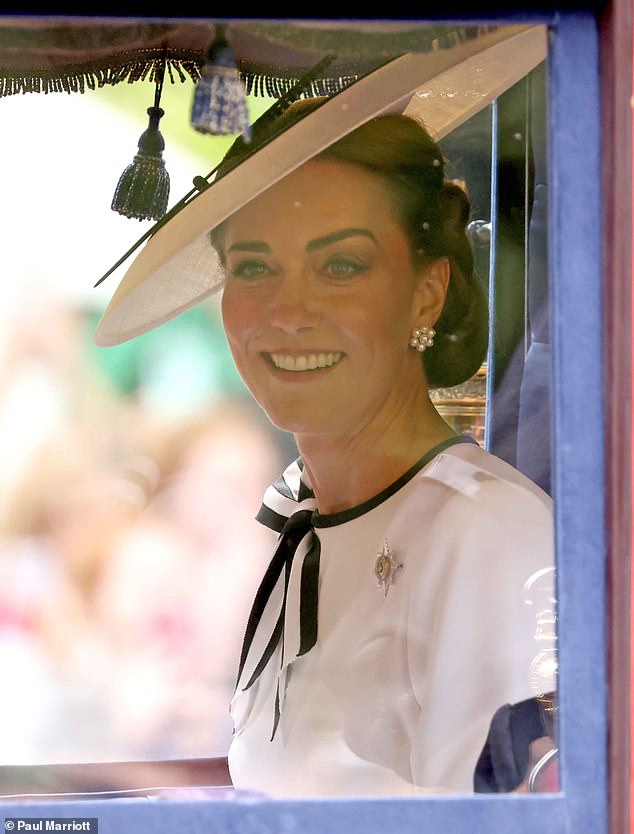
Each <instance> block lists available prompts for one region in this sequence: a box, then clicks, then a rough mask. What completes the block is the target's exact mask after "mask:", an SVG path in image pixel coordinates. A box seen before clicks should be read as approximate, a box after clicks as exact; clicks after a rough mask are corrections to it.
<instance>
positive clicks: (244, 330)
mask: <svg viewBox="0 0 634 834" xmlns="http://www.w3.org/2000/svg"><path fill="white" fill-rule="evenodd" d="M220 309H221V313H222V323H223V326H224V329H225V333H226V334H227V340H228V341H229V344H230V345H231V346H232V347H236V348H239V347H240V345H241V344H242V343H243V342H244V340H245V339H246V338H248V336H249V334H250V333H251V332H252V331H253V330H254V329H255V327H256V325H257V318H258V305H256V304H253V303H251V302H250V301H249V299H248V298H247V299H245V298H243V297H242V294H240V296H238V295H237V294H236V293H235V291H233V290H231V289H229V288H225V290H224V291H223V294H222V303H221V308H220Z"/></svg>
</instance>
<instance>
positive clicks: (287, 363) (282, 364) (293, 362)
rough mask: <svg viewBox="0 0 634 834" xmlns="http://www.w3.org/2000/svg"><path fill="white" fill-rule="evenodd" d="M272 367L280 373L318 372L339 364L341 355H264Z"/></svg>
mask: <svg viewBox="0 0 634 834" xmlns="http://www.w3.org/2000/svg"><path fill="white" fill-rule="evenodd" d="M265 355H266V356H267V358H268V359H269V361H270V362H271V363H272V365H273V366H274V367H276V368H279V369H280V370H282V371H295V372H299V373H301V372H304V371H319V370H323V369H324V368H332V367H333V366H334V365H336V364H337V363H338V362H340V361H341V360H342V358H343V356H344V354H343V353H308V354H302V355H301V356H291V355H290V354H288V353H267V354H265Z"/></svg>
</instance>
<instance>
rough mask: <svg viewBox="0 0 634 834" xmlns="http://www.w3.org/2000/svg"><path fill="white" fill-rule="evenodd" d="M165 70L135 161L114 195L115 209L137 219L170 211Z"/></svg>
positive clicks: (159, 80) (159, 81) (157, 85)
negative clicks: (163, 102)
mask: <svg viewBox="0 0 634 834" xmlns="http://www.w3.org/2000/svg"><path fill="white" fill-rule="evenodd" d="M162 87H163V71H161V74H160V77H159V78H158V79H157V82H156V95H155V97H154V106H153V107H148V110H147V112H148V115H149V117H150V120H149V124H148V127H147V130H145V131H144V132H143V133H142V134H141V137H140V139H139V145H138V148H139V149H138V153H137V154H136V156H135V157H134V161H133V162H132V163H131V164H130V165H128V167H127V168H126V169H125V171H124V172H123V173H122V174H121V177H120V178H119V182H118V183H117V187H116V189H115V192H114V197H113V198H112V206H111V208H112V210H113V211H117V212H119V214H123V215H125V216H126V217H131V218H136V219H137V220H159V219H160V218H161V217H163V215H164V214H165V212H166V211H167V202H168V200H169V193H170V178H169V174H168V172H167V171H166V169H165V163H164V162H163V150H164V149H165V141H164V139H163V136H162V134H161V132H160V130H159V122H160V120H161V117H162V116H163V115H164V112H165V111H164V110H163V109H162V108H161V107H159V103H160V99H161V90H162Z"/></svg>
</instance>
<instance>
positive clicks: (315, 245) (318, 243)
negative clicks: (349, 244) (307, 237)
mask: <svg viewBox="0 0 634 834" xmlns="http://www.w3.org/2000/svg"><path fill="white" fill-rule="evenodd" d="M359 236H362V237H369V238H370V239H371V240H373V241H374V242H375V243H376V238H375V237H374V235H373V234H372V232H371V231H370V230H369V229H339V230H338V231H336V232H333V233H332V234H330V235H324V237H317V238H315V239H314V240H311V241H310V242H309V243H308V245H307V246H306V251H307V252H314V251H315V250H316V249H323V247H324V246H330V244H331V243H337V241H339V240H345V239H346V238H348V237H359Z"/></svg>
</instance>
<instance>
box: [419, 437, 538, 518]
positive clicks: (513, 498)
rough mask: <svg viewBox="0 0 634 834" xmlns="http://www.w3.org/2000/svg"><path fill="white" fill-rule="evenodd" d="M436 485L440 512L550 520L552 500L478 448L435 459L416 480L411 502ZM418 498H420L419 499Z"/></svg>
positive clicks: (466, 447) (467, 447) (452, 451)
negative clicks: (516, 513) (526, 516)
mask: <svg viewBox="0 0 634 834" xmlns="http://www.w3.org/2000/svg"><path fill="white" fill-rule="evenodd" d="M431 485H435V489H436V492H438V494H439V496H440V497H441V505H442V509H444V510H447V511H452V512H462V513H465V514H467V515H472V516H474V518H475V517H478V516H483V517H485V518H486V517H489V516H490V515H491V514H492V515H493V516H494V517H496V518H499V519H503V518H507V517H508V516H509V514H512V513H514V512H519V513H528V515H529V516H530V517H531V518H551V517H552V499H551V497H550V496H549V495H548V494H547V493H546V492H544V490H542V489H541V488H540V487H539V486H537V484H535V483H533V481H531V480H530V479H529V478H527V477H526V475H524V474H522V473H521V472H520V471H519V470H518V469H516V468H515V467H513V466H511V465H510V464H509V463H507V462H506V461H504V460H502V459H501V458H499V457H497V456H496V455H492V454H491V453H489V452H487V451H485V450H484V449H482V448H480V447H479V446H476V445H472V444H468V445H467V444H465V445H460V446H454V447H452V448H450V449H448V450H446V451H445V452H443V453H442V454H440V455H438V456H437V457H436V458H434V460H433V461H431V463H430V464H429V465H428V466H426V467H425V468H424V469H423V470H421V472H420V473H419V476H418V478H417V484H416V485H415V488H414V490H413V494H412V498H413V499H414V500H416V493H417V492H419V493H420V495H422V493H423V492H424V491H426V490H427V489H429V488H430V486H431ZM420 495H419V497H420Z"/></svg>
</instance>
